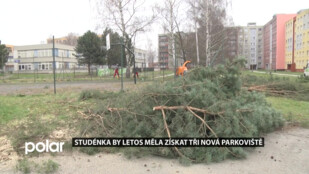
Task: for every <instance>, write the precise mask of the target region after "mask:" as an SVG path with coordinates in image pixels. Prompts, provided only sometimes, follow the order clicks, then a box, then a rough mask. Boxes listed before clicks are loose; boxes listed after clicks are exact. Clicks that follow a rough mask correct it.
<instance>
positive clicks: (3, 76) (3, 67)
mask: <svg viewBox="0 0 309 174" xmlns="http://www.w3.org/2000/svg"><path fill="white" fill-rule="evenodd" d="M0 45H1V40H0ZM0 56H1V63H2V64H1V65H2V67H1V68H2V71H3V78H4V65H3V56H2V55H0Z"/></svg>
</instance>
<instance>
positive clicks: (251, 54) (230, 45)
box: [224, 23, 263, 69]
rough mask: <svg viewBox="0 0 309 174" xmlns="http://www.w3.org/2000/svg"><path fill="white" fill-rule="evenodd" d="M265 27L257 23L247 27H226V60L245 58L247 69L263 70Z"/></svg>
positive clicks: (249, 24)
mask: <svg viewBox="0 0 309 174" xmlns="http://www.w3.org/2000/svg"><path fill="white" fill-rule="evenodd" d="M262 29H263V27H262V26H257V25H256V23H248V25H247V26H235V27H225V35H226V36H225V38H226V40H225V43H224V49H225V51H224V58H225V59H229V60H232V59H235V58H245V59H246V60H247V64H246V68H248V69H261V68H262V64H263V30H262Z"/></svg>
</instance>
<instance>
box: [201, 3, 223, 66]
mask: <svg viewBox="0 0 309 174" xmlns="http://www.w3.org/2000/svg"><path fill="white" fill-rule="evenodd" d="M227 1H228V0H216V1H214V0H201V1H199V4H198V6H197V10H199V12H200V13H199V14H200V16H199V18H198V19H197V20H198V23H199V25H200V26H201V29H202V30H203V31H204V32H203V33H201V35H203V37H202V38H204V43H205V45H204V48H205V52H204V55H205V65H206V66H210V65H213V64H214V63H215V62H216V61H217V60H216V59H217V58H218V55H220V51H222V45H223V43H224V40H225V38H224V37H223V36H224V31H225V29H224V23H225V18H226V7H227V4H228V2H227Z"/></svg>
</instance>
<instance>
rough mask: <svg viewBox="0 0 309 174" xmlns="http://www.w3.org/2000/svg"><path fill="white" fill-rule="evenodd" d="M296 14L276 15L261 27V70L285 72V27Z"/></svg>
mask: <svg viewBox="0 0 309 174" xmlns="http://www.w3.org/2000/svg"><path fill="white" fill-rule="evenodd" d="M295 16H296V14H276V15H274V16H273V18H272V19H271V20H270V21H269V22H268V23H267V24H266V25H264V27H263V38H264V40H263V41H264V44H263V45H264V50H263V55H264V62H263V69H269V70H285V69H286V64H285V42H286V39H285V35H286V32H285V25H286V22H287V21H289V20H291V19H293V18H294V17H295Z"/></svg>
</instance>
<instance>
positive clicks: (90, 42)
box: [75, 31, 106, 74]
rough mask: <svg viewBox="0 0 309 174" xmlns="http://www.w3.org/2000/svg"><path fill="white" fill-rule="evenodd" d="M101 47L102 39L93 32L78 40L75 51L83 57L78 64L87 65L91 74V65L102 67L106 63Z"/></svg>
mask: <svg viewBox="0 0 309 174" xmlns="http://www.w3.org/2000/svg"><path fill="white" fill-rule="evenodd" d="M101 46H102V44H101V40H100V38H99V37H98V35H97V34H96V33H94V32H91V31H88V32H86V33H85V34H84V35H83V36H81V37H80V38H79V39H78V40H77V46H76V48H75V51H76V52H77V53H79V54H81V55H82V58H79V59H78V63H80V64H86V65H87V66H88V73H89V74H90V67H91V65H102V64H104V63H105V62H106V61H105V59H104V52H103V51H102V49H101Z"/></svg>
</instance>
